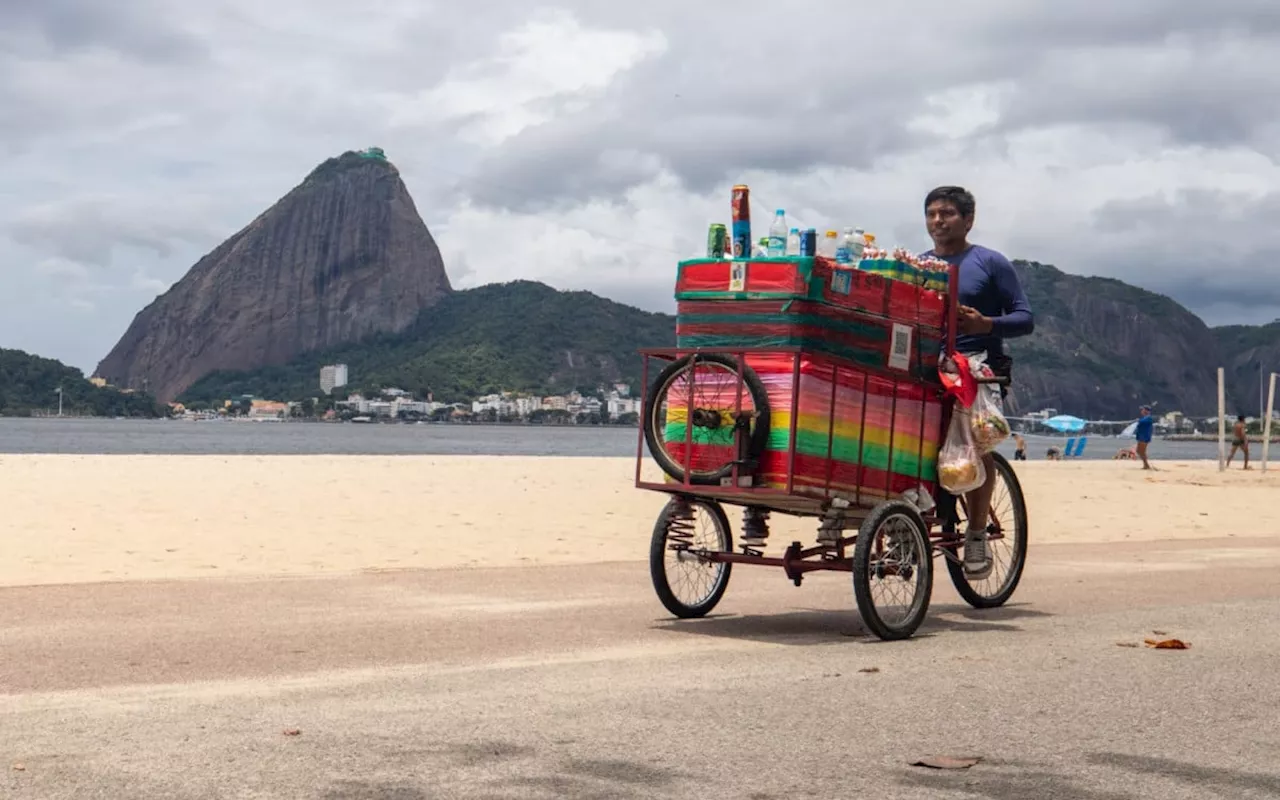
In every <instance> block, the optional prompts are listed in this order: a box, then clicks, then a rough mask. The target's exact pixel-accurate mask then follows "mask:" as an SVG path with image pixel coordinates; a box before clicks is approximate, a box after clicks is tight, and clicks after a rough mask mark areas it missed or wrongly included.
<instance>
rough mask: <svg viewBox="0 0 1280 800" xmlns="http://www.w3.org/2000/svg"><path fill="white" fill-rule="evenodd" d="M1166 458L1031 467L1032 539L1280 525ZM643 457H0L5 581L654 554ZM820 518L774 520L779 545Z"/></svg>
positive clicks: (1229, 478)
mask: <svg viewBox="0 0 1280 800" xmlns="http://www.w3.org/2000/svg"><path fill="white" fill-rule="evenodd" d="M1158 466H1159V468H1160V471H1159V472H1155V473H1150V472H1143V471H1142V470H1141V469H1139V468H1138V467H1137V466H1135V465H1134V464H1133V463H1132V462H1111V461H1101V462H1099V461H1083V462H1064V463H1050V462H1030V463H1025V464H1018V465H1017V472H1018V475H1019V477H1020V480H1021V481H1022V484H1023V487H1024V491H1025V493H1026V497H1027V503H1028V507H1029V509H1030V517H1031V536H1032V542H1033V547H1034V543H1036V542H1042V543H1059V542H1062V543H1065V542H1108V541H1126V540H1128V541H1151V540H1160V539H1189V538H1197V539H1198V538H1227V537H1232V536H1239V537H1241V538H1245V537H1270V536H1275V537H1277V538H1280V507H1278V506H1277V503H1276V502H1275V498H1276V496H1277V495H1276V493H1275V489H1277V488H1280V473H1277V472H1275V471H1272V472H1270V473H1268V474H1266V475H1263V474H1262V473H1261V472H1259V471H1258V470H1257V469H1256V468H1255V469H1254V470H1253V471H1251V472H1243V471H1241V470H1239V469H1238V468H1237V469H1233V470H1230V471H1228V472H1226V473H1219V472H1218V471H1217V465H1216V463H1214V462H1161V463H1159V464H1158ZM646 467H647V469H646V473H645V474H646V476H647V477H649V478H651V479H656V478H657V469H656V467H653V466H652V465H651V464H646ZM634 470H635V463H634V461H633V460H631V459H627V458H523V457H522V458H516V457H487V456H486V457H470V456H395V457H383V456H376V457H365V456H263V457H259V456H236V457H226V456H61V455H58V456H55V455H34V456H33V455H4V456H0V509H2V510H3V516H2V517H0V519H3V525H2V527H0V532H2V533H0V541H2V544H0V585H34V584H52V583H80V582H89V581H118V580H151V579H167V578H175V579H176V578H191V577H205V578H208V577H227V576H261V575H277V576H279V575H307V574H317V573H334V572H350V571H359V570H371V569H372V570H381V569H430V568H469V567H489V566H519V565H535V564H575V563H592V562H608V561H637V560H643V559H645V558H647V554H648V547H649V538H650V535H651V533H652V530H653V523H654V519H655V517H656V516H657V514H658V512H659V510H660V509H661V508H662V505H663V503H664V502H665V499H666V498H665V496H663V495H660V494H657V493H652V492H646V491H641V490H638V489H636V488H634V486H633V476H634ZM730 518H731V519H732V520H734V526H735V529H736V527H737V514H736V513H734V512H733V510H732V509H731V513H730ZM815 531H816V524H815V522H814V521H812V520H795V519H791V518H786V517H777V516H775V518H774V522H773V537H772V540H771V541H772V543H773V545H774V547H773V548H772V549H779V548H780V547H782V546H785V545H786V544H787V543H789V542H790V541H792V540H793V539H798V540H799V541H801V542H804V543H806V544H807V543H811V542H812V541H813V540H814V535H815Z"/></svg>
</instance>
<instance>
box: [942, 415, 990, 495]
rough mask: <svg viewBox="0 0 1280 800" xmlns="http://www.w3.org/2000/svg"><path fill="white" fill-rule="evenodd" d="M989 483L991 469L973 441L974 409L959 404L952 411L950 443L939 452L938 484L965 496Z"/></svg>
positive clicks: (952, 492)
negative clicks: (988, 476) (972, 415)
mask: <svg viewBox="0 0 1280 800" xmlns="http://www.w3.org/2000/svg"><path fill="white" fill-rule="evenodd" d="M986 482H987V469H986V467H985V466H983V464H982V453H980V452H978V447H977V445H976V444H975V443H974V441H973V421H972V419H971V416H970V410H969V409H967V408H964V407H963V406H961V405H960V404H959V403H957V404H956V406H955V408H954V409H952V412H951V424H950V425H949V426H948V427H947V438H946V441H944V442H943V444H942V449H941V450H939V451H938V483H939V484H941V485H942V488H943V489H946V490H947V491H948V492H950V493H951V494H955V495H961V494H965V493H967V492H972V491H973V490H974V489H977V488H978V487H979V486H981V485H982V484H984V483H986Z"/></svg>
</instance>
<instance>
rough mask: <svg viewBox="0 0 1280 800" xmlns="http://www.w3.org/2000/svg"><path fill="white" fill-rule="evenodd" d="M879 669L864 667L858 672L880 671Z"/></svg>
mask: <svg viewBox="0 0 1280 800" xmlns="http://www.w3.org/2000/svg"><path fill="white" fill-rule="evenodd" d="M879 671H880V668H879V667H863V668H862V669H860V670H858V672H879Z"/></svg>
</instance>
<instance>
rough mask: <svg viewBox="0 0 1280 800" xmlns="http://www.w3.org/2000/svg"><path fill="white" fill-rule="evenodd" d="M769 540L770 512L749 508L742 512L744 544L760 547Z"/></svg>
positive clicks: (765, 509) (764, 509) (763, 509)
mask: <svg viewBox="0 0 1280 800" xmlns="http://www.w3.org/2000/svg"><path fill="white" fill-rule="evenodd" d="M768 538H769V510H768V509H767V508H753V507H751V506H748V507H747V508H746V509H745V510H744V511H743V512H742V544H743V545H744V546H745V547H752V546H759V545H762V544H764V543H765V540H766V539H768Z"/></svg>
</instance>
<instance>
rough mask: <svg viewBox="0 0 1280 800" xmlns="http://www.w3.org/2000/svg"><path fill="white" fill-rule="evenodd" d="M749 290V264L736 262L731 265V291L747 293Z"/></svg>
mask: <svg viewBox="0 0 1280 800" xmlns="http://www.w3.org/2000/svg"><path fill="white" fill-rule="evenodd" d="M746 290H747V262H745V261H734V262H731V263H730V265H729V291H731V292H745V291H746Z"/></svg>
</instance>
